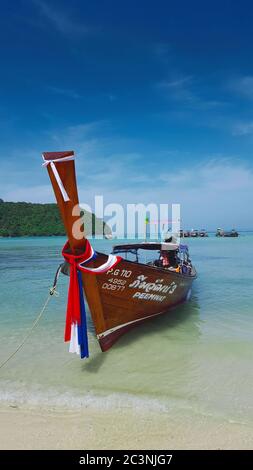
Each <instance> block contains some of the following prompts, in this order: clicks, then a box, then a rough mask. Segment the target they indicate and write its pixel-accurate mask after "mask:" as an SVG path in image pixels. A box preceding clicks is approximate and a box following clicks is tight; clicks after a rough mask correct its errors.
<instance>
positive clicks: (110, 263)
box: [79, 255, 117, 273]
mask: <svg viewBox="0 0 253 470" xmlns="http://www.w3.org/2000/svg"><path fill="white" fill-rule="evenodd" d="M86 262H87V261H85V263H86ZM116 262H117V256H115V255H109V256H108V260H107V261H106V262H105V263H104V264H101V266H98V268H86V267H85V266H82V264H84V263H80V264H79V267H80V268H81V270H82V269H83V270H85V271H90V272H93V273H101V272H104V271H107V270H108V269H110V268H111V267H112V266H113V265H114V264H115V263H116Z"/></svg>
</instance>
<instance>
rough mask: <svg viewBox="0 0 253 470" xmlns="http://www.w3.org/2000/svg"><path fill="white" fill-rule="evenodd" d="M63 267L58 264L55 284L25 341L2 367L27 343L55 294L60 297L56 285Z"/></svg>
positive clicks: (0, 367) (0, 365) (0, 366)
mask: <svg viewBox="0 0 253 470" xmlns="http://www.w3.org/2000/svg"><path fill="white" fill-rule="evenodd" d="M61 267H62V263H61V264H60V266H58V268H57V271H56V274H55V277H54V282H53V285H52V287H50V289H49V295H48V297H47V299H46V301H45V303H44V305H43V307H42V309H41V310H40V312H39V314H38V315H37V317H36V318H35V320H34V322H33V323H32V326H31V328H30V329H29V330H28V332H27V334H26V335H25V337H24V339H23V341H22V342H21V343H20V344H19V345H18V347H17V348H16V349H15V351H13V352H12V353H11V354H10V355H9V356H8V357H7V359H5V360H4V361H3V362H1V364H0V369H2V367H4V366H5V365H6V364H7V362H9V361H10V360H11V359H12V358H13V357H14V356H15V355H16V354H17V353H18V352H19V351H20V349H21V348H22V347H23V346H24V344H25V343H26V341H27V340H28V339H29V338H30V336H31V334H32V332H33V330H34V329H35V328H36V326H37V325H38V323H39V321H40V319H41V317H42V315H43V313H44V312H45V310H46V308H47V305H48V303H49V301H50V300H51V299H52V297H53V296H55V297H58V296H59V293H58V292H57V291H56V286H57V281H58V278H59V275H60V272H61Z"/></svg>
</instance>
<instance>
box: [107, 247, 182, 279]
mask: <svg viewBox="0 0 253 470" xmlns="http://www.w3.org/2000/svg"><path fill="white" fill-rule="evenodd" d="M113 254H120V255H122V256H123V257H124V258H125V259H126V260H128V261H132V262H137V263H141V264H148V265H149V266H153V267H157V268H163V269H170V270H173V271H177V272H188V271H189V269H188V268H189V267H190V266H191V261H190V259H189V252H188V247H187V245H182V244H180V245H177V244H174V243H139V244H137V243H136V244H129V245H128V244H125V245H117V246H115V247H114V248H113Z"/></svg>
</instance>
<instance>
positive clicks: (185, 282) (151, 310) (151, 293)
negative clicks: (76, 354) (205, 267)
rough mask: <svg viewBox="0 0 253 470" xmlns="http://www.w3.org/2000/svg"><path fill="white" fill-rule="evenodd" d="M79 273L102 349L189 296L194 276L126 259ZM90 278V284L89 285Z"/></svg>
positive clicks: (100, 259) (99, 260)
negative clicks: (99, 271) (107, 267)
mask: <svg viewBox="0 0 253 470" xmlns="http://www.w3.org/2000/svg"><path fill="white" fill-rule="evenodd" d="M106 259H107V256H106V255H104V254H102V253H99V254H98V256H97V259H96V260H95V261H92V262H90V263H89V264H87V267H96V266H99V265H100V264H101V263H103V262H105V260H106ZM82 274H83V286H84V291H85V295H86V298H87V302H88V305H89V308H90V312H91V316H92V319H93V323H94V325H95V329H96V334H97V338H98V341H99V344H100V347H101V349H102V351H106V350H107V349H109V348H110V347H111V346H112V345H113V344H114V343H115V341H117V339H118V338H120V336H122V335H123V334H125V333H126V332H127V331H129V330H130V329H132V328H134V327H135V326H138V325H140V324H141V323H143V322H144V321H146V320H149V319H151V318H153V317H155V316H157V315H160V314H162V313H166V312H168V310H169V309H170V308H172V307H174V306H176V305H178V304H180V303H182V302H184V301H185V300H186V299H188V298H189V297H190V293H191V285H192V282H193V280H194V279H195V277H196V274H195V271H194V270H193V273H192V274H191V275H184V274H181V273H176V272H175V271H170V270H167V269H162V268H157V267H153V266H149V265H144V264H140V263H135V262H131V261H127V260H125V259H122V260H121V261H120V263H118V264H117V265H116V267H114V268H112V269H110V270H109V271H107V272H106V273H103V274H99V275H97V274H91V273H82ZM94 277H95V278H96V292H95V294H96V295H94ZM91 278H92V279H91ZM91 280H92V284H91V285H89V281H91ZM94 298H96V302H95V303H94Z"/></svg>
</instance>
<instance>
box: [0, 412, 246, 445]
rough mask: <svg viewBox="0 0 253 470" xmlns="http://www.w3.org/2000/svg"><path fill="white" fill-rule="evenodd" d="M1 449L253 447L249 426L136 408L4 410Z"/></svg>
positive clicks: (1, 419) (0, 419) (0, 414)
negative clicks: (137, 410)
mask: <svg viewBox="0 0 253 470" xmlns="http://www.w3.org/2000/svg"><path fill="white" fill-rule="evenodd" d="M0 422H1V429H0V449H1V450H2V449H101V450H102V449H103V450H104V449H252V447H253V428H252V427H249V426H247V425H244V424H238V423H228V422H223V423H222V422H221V421H219V423H218V422H215V420H213V419H211V418H209V417H204V418H203V417H201V419H194V420H193V419H192V417H191V418H190V417H185V418H184V419H175V418H171V417H170V415H169V414H168V413H157V412H155V413H154V412H147V411H146V412H145V413H142V412H140V413H136V411H134V410H123V411H121V410H119V409H118V410H110V411H108V410H106V411H101V410H95V409H94V408H87V409H85V410H80V411H74V412H73V411H67V412H64V411H49V410H44V409H40V408H39V407H38V408H33V409H28V408H25V407H22V408H21V407H17V408H16V407H15V408H12V407H10V406H6V407H1V409H0Z"/></svg>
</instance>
